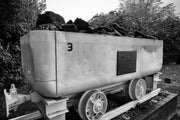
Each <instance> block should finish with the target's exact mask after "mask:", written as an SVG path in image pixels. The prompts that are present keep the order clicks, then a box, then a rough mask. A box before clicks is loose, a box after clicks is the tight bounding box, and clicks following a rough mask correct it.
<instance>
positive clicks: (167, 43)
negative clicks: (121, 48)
mask: <svg viewBox="0 0 180 120" xmlns="http://www.w3.org/2000/svg"><path fill="white" fill-rule="evenodd" d="M120 1H121V2H120V5H119V8H118V9H117V10H116V11H111V12H110V13H108V14H99V15H98V14H97V15H96V16H94V17H93V18H92V19H91V20H90V21H89V22H90V24H91V25H93V26H94V27H97V26H102V25H105V26H106V25H109V24H111V23H117V24H119V26H121V27H124V28H126V29H127V30H129V31H136V30H137V31H140V32H142V33H145V34H147V35H150V36H155V37H156V38H158V39H161V40H164V52H176V53H177V52H179V49H180V44H179V43H180V37H179V33H180V27H179V26H180V19H179V17H177V16H176V14H175V9H174V8H175V7H174V5H173V4H168V5H166V6H164V7H163V6H162V4H163V2H161V0H120Z"/></svg>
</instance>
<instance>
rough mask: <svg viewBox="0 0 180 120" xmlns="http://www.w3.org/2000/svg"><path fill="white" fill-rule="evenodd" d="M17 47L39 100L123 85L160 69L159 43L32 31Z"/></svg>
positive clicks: (26, 75)
mask: <svg viewBox="0 0 180 120" xmlns="http://www.w3.org/2000/svg"><path fill="white" fill-rule="evenodd" d="M21 48H22V64H23V72H24V74H25V77H26V78H27V80H28V82H29V84H30V85H31V86H32V87H33V88H34V89H35V91H37V92H38V93H39V94H40V95H42V96H45V97H53V98H58V97H61V96H66V95H73V94H77V93H80V92H84V91H87V90H90V89H96V88H102V87H106V86H112V85H116V84H123V83H125V82H127V81H130V80H132V79H135V78H141V77H144V76H148V75H152V74H154V73H157V72H158V71H159V70H160V69H161V66H162V54H163V52H162V51H163V42H162V41H160V40H150V39H142V38H131V37H119V36H111V35H98V34H86V33H74V32H62V31H48V30H35V31H30V32H29V33H28V34H26V35H25V36H23V37H22V38H21Z"/></svg>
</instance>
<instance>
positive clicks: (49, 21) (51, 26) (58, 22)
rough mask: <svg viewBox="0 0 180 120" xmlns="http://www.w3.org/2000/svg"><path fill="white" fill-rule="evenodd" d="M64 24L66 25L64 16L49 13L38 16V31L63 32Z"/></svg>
mask: <svg viewBox="0 0 180 120" xmlns="http://www.w3.org/2000/svg"><path fill="white" fill-rule="evenodd" d="M62 24H65V20H64V18H63V17H62V16H60V15H58V14H56V13H54V12H51V11H47V12H45V13H44V14H41V15H39V16H38V19H37V22H36V29H40V30H44V29H45V30H61V28H62Z"/></svg>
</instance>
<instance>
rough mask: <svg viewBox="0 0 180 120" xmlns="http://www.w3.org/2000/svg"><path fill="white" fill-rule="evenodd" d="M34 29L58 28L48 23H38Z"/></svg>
mask: <svg viewBox="0 0 180 120" xmlns="http://www.w3.org/2000/svg"><path fill="white" fill-rule="evenodd" d="M35 30H59V29H58V28H57V27H56V25H54V24H52V23H50V24H42V25H38V26H37V27H36V28H35Z"/></svg>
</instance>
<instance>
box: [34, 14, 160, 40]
mask: <svg viewBox="0 0 180 120" xmlns="http://www.w3.org/2000/svg"><path fill="white" fill-rule="evenodd" d="M35 29H36V30H56V31H67V32H81V33H91V34H108V35H114V36H128V37H137V38H147V39H157V38H156V37H154V36H149V35H146V34H144V33H142V32H140V31H133V32H132V31H131V32H130V31H128V30H126V29H125V28H123V27H121V26H119V25H118V24H116V23H113V24H111V25H109V26H100V27H96V28H92V27H91V26H90V25H89V23H88V22H86V21H84V20H83V19H81V18H76V19H75V20H74V22H73V21H72V20H69V21H68V22H67V23H65V20H64V18H63V17H62V16H60V15H58V14H56V13H54V12H51V11H47V12H45V13H44V14H41V15H39V16H38V19H37V23H36V28H35Z"/></svg>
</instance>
